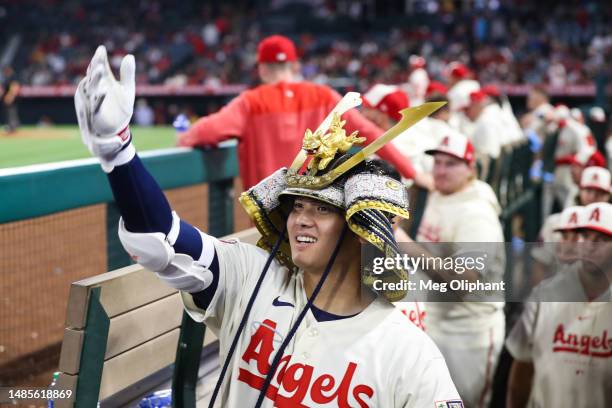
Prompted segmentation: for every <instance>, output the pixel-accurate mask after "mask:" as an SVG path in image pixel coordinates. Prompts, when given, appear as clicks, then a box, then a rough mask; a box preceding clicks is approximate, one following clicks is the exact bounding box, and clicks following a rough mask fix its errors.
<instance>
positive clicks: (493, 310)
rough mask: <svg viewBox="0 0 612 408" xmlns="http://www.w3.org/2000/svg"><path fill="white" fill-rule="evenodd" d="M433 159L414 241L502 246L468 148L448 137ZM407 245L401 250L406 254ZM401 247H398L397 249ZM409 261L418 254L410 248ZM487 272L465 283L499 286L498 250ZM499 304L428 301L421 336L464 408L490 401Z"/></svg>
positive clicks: (490, 199)
mask: <svg viewBox="0 0 612 408" xmlns="http://www.w3.org/2000/svg"><path fill="white" fill-rule="evenodd" d="M428 153H429V154H432V155H433V157H434V169H433V175H434V182H435V187H436V190H435V191H434V192H432V193H430V194H429V197H428V199H427V205H426V207H425V212H424V214H423V218H422V221H421V224H420V226H419V231H418V233H417V237H416V238H417V239H416V241H417V242H438V243H447V244H449V245H451V247H452V248H451V253H454V252H455V251H459V250H461V247H460V243H469V242H489V243H491V242H503V241H504V239H503V233H502V228H501V225H500V223H499V219H498V216H499V212H500V206H499V203H498V202H497V199H496V197H495V194H494V193H493V190H492V189H491V187H490V186H489V185H488V184H486V183H484V182H482V181H480V180H476V179H475V164H474V148H473V146H472V144H471V143H470V142H469V140H468V139H467V138H466V137H465V136H462V135H460V134H450V135H449V136H447V137H445V138H444V139H443V140H442V142H441V143H440V145H439V146H438V147H436V148H435V149H433V150H430V151H428ZM411 247H412V246H408V247H407V248H408V249H407V250H409V251H410V250H411ZM402 248H403V247H402ZM412 250H414V251H415V253H414V254H413V256H418V255H419V254H420V250H418V248H416V247H414V248H413V249H412ZM489 262H490V265H489V268H487V269H486V270H485V271H483V272H482V273H481V272H479V271H476V270H472V271H470V272H469V273H468V274H467V275H465V274H464V276H465V277H466V278H468V279H472V280H476V279H482V280H491V281H499V280H501V279H502V277H503V270H504V254H503V251H494V252H493V251H492V254H491V257H490V258H489ZM423 272H425V273H427V274H428V275H429V276H430V277H431V278H432V279H437V280H440V279H441V280H448V279H451V278H454V277H456V276H457V275H456V274H455V273H454V272H451V273H450V274H451V277H450V278H449V277H448V276H447V275H446V274H444V273H439V274H436V273H430V271H429V270H424V271H423ZM503 305H504V304H503V302H428V303H427V333H428V334H429V335H430V336H431V337H432V338H433V339H434V341H435V342H436V345H438V347H439V348H440V351H442V354H443V355H444V358H445V359H446V363H447V364H448V368H449V370H450V372H451V376H452V378H453V380H454V381H455V385H456V386H457V390H458V391H459V394H460V395H461V397H462V398H463V400H464V401H465V404H466V406H469V407H486V406H488V402H489V400H490V396H491V385H492V381H493V375H494V373H495V369H496V366H497V361H498V359H499V353H500V351H501V347H502V345H503V341H504V331H505V318H504V311H503Z"/></svg>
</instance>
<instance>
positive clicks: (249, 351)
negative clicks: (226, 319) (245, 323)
mask: <svg viewBox="0 0 612 408" xmlns="http://www.w3.org/2000/svg"><path fill="white" fill-rule="evenodd" d="M274 329H276V322H274V321H272V320H269V319H266V320H264V321H263V323H262V324H261V325H260V326H259V328H258V329H257V331H256V332H255V333H254V334H253V335H252V336H251V341H250V342H249V345H248V346H247V348H246V350H245V351H244V353H243V354H242V361H244V362H246V363H247V364H249V363H250V362H251V361H252V360H254V361H255V362H256V366H257V371H258V374H259V375H258V374H255V373H251V372H250V371H248V370H247V369H244V368H241V369H240V370H239V373H238V381H242V382H244V383H246V384H248V385H249V386H250V387H252V388H254V389H256V390H260V389H261V388H262V387H263V384H264V381H265V376H266V374H268V371H269V370H270V360H271V357H272V352H273V351H274ZM291 357H292V356H291V355H290V354H287V355H285V356H283V358H282V359H281V361H280V364H279V365H278V369H277V371H276V375H275V378H276V382H277V383H278V384H279V386H278V387H276V386H273V385H270V387H269V388H268V390H267V391H266V397H267V398H269V399H271V400H273V401H274V402H275V406H276V407H279V408H296V407H303V408H308V407H307V406H306V405H303V404H302V402H303V401H304V398H305V397H306V395H308V394H309V395H310V399H311V400H312V401H313V402H315V403H316V404H328V403H332V402H334V401H335V402H336V403H337V404H334V405H337V406H338V407H341V408H350V405H349V395H352V397H353V398H354V399H355V401H357V403H358V404H359V406H360V407H361V408H367V407H369V405H368V402H367V401H368V400H369V399H371V398H372V396H374V389H372V388H371V387H369V386H367V385H365V384H357V385H355V386H354V387H352V386H351V382H352V380H353V376H354V375H355V371H356V370H357V364H355V363H353V362H350V363H349V364H348V366H347V367H346V370H345V372H344V375H343V376H342V378H341V379H340V380H339V381H338V379H337V378H335V377H334V376H333V375H332V374H322V375H320V376H318V377H316V378H314V377H315V376H314V367H313V366H311V365H308V364H304V363H294V364H291ZM280 390H283V391H285V392H287V393H290V394H291V395H290V396H285V395H278V393H279V391H280Z"/></svg>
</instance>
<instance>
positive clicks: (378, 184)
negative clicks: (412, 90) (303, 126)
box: [240, 92, 445, 301]
mask: <svg viewBox="0 0 612 408" xmlns="http://www.w3.org/2000/svg"><path fill="white" fill-rule="evenodd" d="M360 104H361V98H360V95H359V93H357V92H349V93H348V94H346V95H345V96H344V98H342V100H341V101H340V102H339V103H338V105H337V106H336V107H335V108H334V110H332V111H331V112H330V114H329V115H328V116H327V118H326V119H325V120H324V121H323V123H321V125H320V126H319V127H318V128H317V129H316V130H315V131H314V132H313V131H311V130H310V129H308V130H307V131H306V134H305V136H304V141H303V144H302V149H301V151H300V152H299V153H298V155H297V157H296V158H295V160H294V161H293V164H292V165H291V167H290V168H289V169H287V168H281V169H279V170H277V171H276V172H275V173H273V174H272V175H270V176H269V177H267V178H266V179H264V180H262V181H261V182H260V183H259V184H257V185H255V186H253V187H252V188H250V189H249V190H248V191H246V192H244V193H242V195H241V196H240V202H241V203H242V205H243V206H244V208H245V210H246V211H247V213H248V214H249V216H250V217H251V219H252V220H253V222H254V223H255V226H256V227H257V229H258V230H259V232H260V233H261V235H262V236H261V239H260V240H259V242H258V243H257V245H258V246H259V247H261V248H263V249H265V250H267V251H271V249H272V248H273V247H274V246H275V244H276V243H277V240H278V238H279V236H280V234H281V232H282V231H283V230H284V229H285V227H286V222H287V214H286V211H285V212H283V207H282V205H281V204H282V203H281V198H282V197H284V196H303V197H309V198H313V199H316V200H320V201H323V202H326V203H328V204H331V205H333V206H335V207H337V208H339V209H340V210H342V211H343V212H344V216H345V218H346V222H347V224H348V226H349V228H350V230H351V231H352V232H353V233H355V234H357V235H358V236H359V237H361V238H363V239H364V240H366V241H367V242H369V243H370V244H372V245H374V246H375V247H376V248H377V249H378V250H379V251H380V252H381V253H382V254H383V256H385V257H395V256H396V255H397V254H398V252H399V250H398V246H397V242H396V241H395V238H394V236H393V230H392V228H391V221H390V220H391V218H392V217H394V216H400V217H404V218H408V217H409V213H408V193H407V191H406V189H405V188H404V186H403V185H402V183H401V181H399V180H396V179H394V178H392V177H390V176H389V175H387V174H385V173H384V172H382V171H380V169H377V168H376V166H374V165H371V163H370V162H369V161H366V160H365V159H366V158H367V157H369V156H371V155H372V154H373V153H375V152H376V151H377V150H378V149H380V148H381V147H382V146H384V145H385V144H386V143H388V142H389V141H391V140H392V139H393V138H395V137H396V136H398V135H399V134H401V133H402V132H404V131H405V130H407V129H408V128H409V127H411V126H412V125H414V124H415V123H417V122H418V121H419V120H421V119H423V118H424V117H426V116H428V115H430V114H431V113H433V112H435V111H436V110H437V109H439V108H440V107H441V106H443V105H444V104H445V102H430V103H425V104H423V105H420V106H416V107H413V108H407V109H404V110H402V111H401V112H400V113H401V114H402V119H401V120H400V121H399V122H398V123H397V124H396V125H395V126H393V127H392V128H391V129H389V130H388V131H387V132H385V133H384V134H383V135H382V136H381V137H380V138H378V139H376V140H375V141H374V142H373V143H371V144H369V145H368V146H366V147H364V148H363V149H361V150H359V151H357V152H355V153H352V154H351V153H350V152H349V150H351V148H352V147H353V146H354V145H355V144H360V143H363V142H364V141H365V138H362V137H358V134H357V132H353V133H351V134H350V135H347V134H346V131H345V129H344V124H345V121H343V120H341V115H342V114H344V113H345V112H346V111H348V110H349V109H351V108H354V107H356V106H359V105H360ZM275 256H276V258H277V259H278V260H279V262H281V263H282V264H284V265H285V266H287V267H289V268H292V269H295V265H293V263H292V260H291V259H292V258H291V248H290V246H289V242H288V240H287V239H283V242H281V243H280V247H279V250H278V252H277V253H276V254H275ZM376 279H382V280H383V281H385V282H400V281H402V280H407V279H408V273H407V271H404V270H393V271H389V272H386V273H383V274H382V275H376ZM373 280H374V276H372V275H371V274H368V273H366V274H365V275H363V282H364V283H365V284H366V285H369V286H371V284H372V282H373ZM381 294H382V295H383V296H385V297H386V298H387V299H388V300H390V301H399V300H401V299H402V298H403V297H404V296H405V295H406V293H405V291H402V290H397V291H389V290H387V291H384V292H381Z"/></svg>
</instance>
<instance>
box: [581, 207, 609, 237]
mask: <svg viewBox="0 0 612 408" xmlns="http://www.w3.org/2000/svg"><path fill="white" fill-rule="evenodd" d="M579 223H580V226H579V228H584V229H588V230H592V231H598V232H601V233H603V234H606V235H612V204H610V203H593V204H589V205H587V206H586V207H584V211H582V213H581V214H580V221H579Z"/></svg>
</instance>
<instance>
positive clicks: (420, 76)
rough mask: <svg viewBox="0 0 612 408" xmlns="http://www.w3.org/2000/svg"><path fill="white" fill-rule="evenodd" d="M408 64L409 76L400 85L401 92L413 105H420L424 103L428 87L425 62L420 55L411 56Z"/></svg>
mask: <svg viewBox="0 0 612 408" xmlns="http://www.w3.org/2000/svg"><path fill="white" fill-rule="evenodd" d="M409 64H410V75H408V82H407V83H405V84H403V85H402V90H403V91H404V92H406V94H407V95H408V96H409V97H410V100H411V101H412V104H413V105H420V104H422V103H423V102H425V95H426V93H427V87H428V86H429V75H428V74H427V70H426V69H425V66H426V65H427V62H426V61H425V58H423V57H421V56H420V55H411V56H410V59H409Z"/></svg>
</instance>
